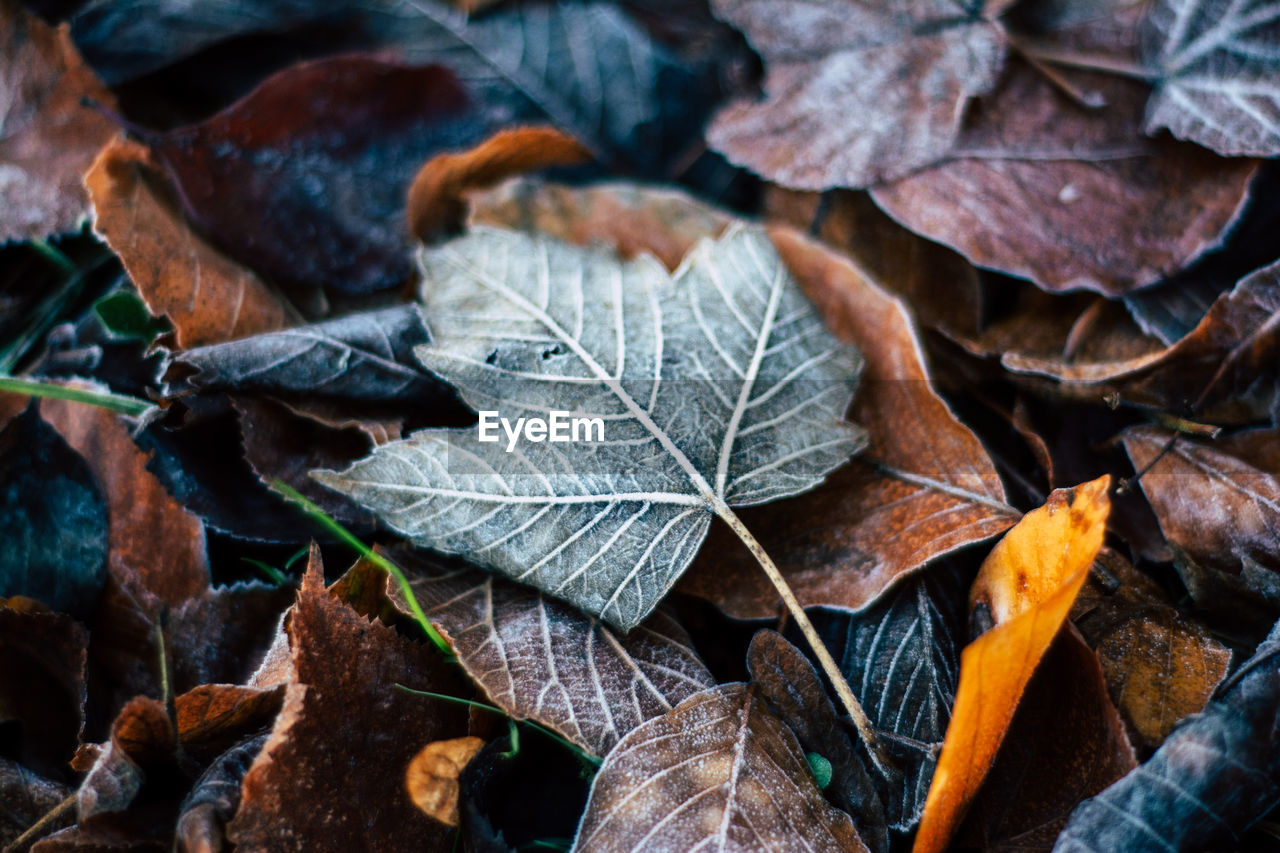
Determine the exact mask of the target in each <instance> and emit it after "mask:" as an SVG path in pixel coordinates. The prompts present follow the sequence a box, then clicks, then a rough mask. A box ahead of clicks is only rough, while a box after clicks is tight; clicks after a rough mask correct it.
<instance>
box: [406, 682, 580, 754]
mask: <svg viewBox="0 0 1280 853" xmlns="http://www.w3.org/2000/svg"><path fill="white" fill-rule="evenodd" d="M396 689H397V690H401V691H403V692H405V693H411V694H413V695H414V696H426V697H427V698H429V699H439V700H440V701H442V702H452V703H454V704H455V705H466V706H467V707H469V708H478V709H479V710H481V711H488V712H490V713H492V714H501V715H502V716H504V717H506V718H507V719H508V720H510V721H511V722H512V723H522V724H524V725H526V726H528V727H529V728H531V729H536V730H537V731H539V732H541V733H542V734H544V735H546V736H547V737H549V738H551V739H552V740H554V741H556V742H558V743H560V744H562V745H563V746H564V747H565V748H566V749H568V750H569V751H571V752H572V753H573V754H574V755H576V756H578V759H579V760H580V761H582V762H584V763H586V764H589V765H591V767H592V768H596V767H599V766H600V763H601V760H600V758H599V757H597V756H595V755H592V754H591V753H589V752H587V751H586V750H585V749H583V748H582V747H580V746H578V745H577V744H576V743H574V742H573V741H571V740H569V739H568V738H566V737H564V736H563V735H561V734H559V733H557V732H555V731H552V730H551V729H549V728H547V727H546V726H544V725H542V724H541V723H539V722H537V721H535V720H517V719H515V718H514V717H512V716H511V715H510V714H508V713H507V712H506V711H504V710H502V709H501V708H499V707H497V706H496V705H488V704H486V703H484V702H477V701H475V700H474V699H460V698H459V697H457V696H450V695H448V694H447V693H432V692H431V691H430V690H415V689H413V688H412V687H406V686H405V685H403V684H397V685H396ZM515 743H516V744H517V745H518V743H519V741H515Z"/></svg>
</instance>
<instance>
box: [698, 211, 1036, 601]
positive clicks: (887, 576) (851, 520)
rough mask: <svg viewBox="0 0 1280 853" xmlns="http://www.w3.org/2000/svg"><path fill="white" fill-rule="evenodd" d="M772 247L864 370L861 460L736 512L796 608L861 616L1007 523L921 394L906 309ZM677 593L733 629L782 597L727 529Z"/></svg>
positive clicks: (805, 250)
mask: <svg viewBox="0 0 1280 853" xmlns="http://www.w3.org/2000/svg"><path fill="white" fill-rule="evenodd" d="M770 236H771V237H772V239H773V242H774V244H775V245H776V246H777V248H778V251H779V253H780V254H781V256H782V258H783V260H784V261H785V262H786V264H787V267H788V268H789V269H790V271H791V273H792V275H794V276H795V277H796V279H797V281H798V282H799V283H800V286H801V288H802V289H803V290H804V291H805V293H806V295H808V296H809V298H810V299H812V300H813V301H814V304H815V306H816V307H817V310H818V313H819V314H820V315H821V316H822V318H823V320H824V322H825V323H826V325H827V327H828V328H829V329H830V330H831V331H832V333H833V334H835V336H836V337H837V338H838V339H839V340H842V341H845V342H847V343H850V344H856V345H857V346H858V348H859V350H860V351H861V352H862V353H863V356H864V357H865V358H866V365H867V366H866V371H865V373H864V376H863V383H862V387H861V389H860V391H859V393H858V396H857V398H856V399H855V401H854V403H853V406H852V407H851V408H850V410H849V419H850V420H852V421H854V422H855V423H858V424H861V425H864V426H865V427H866V428H867V432H868V437H869V444H868V447H867V449H866V451H864V452H863V454H862V455H861V456H859V457H858V458H856V459H855V460H854V461H853V462H852V463H851V464H850V465H849V466H847V467H845V468H844V469H841V470H840V471H837V472H836V473H834V474H833V475H831V477H830V478H829V479H828V480H827V482H825V483H824V484H823V485H821V486H819V487H818V488H816V489H814V490H813V491H811V492H809V493H807V494H804V495H800V496H798V497H795V498H792V499H790V500H788V501H785V502H783V503H779V504H777V505H772V506H769V507H768V508H760V509H750V508H748V509H745V510H743V512H742V518H743V519H744V521H745V523H746V524H747V526H748V527H749V528H751V529H752V530H758V531H759V534H758V536H759V539H760V542H761V543H762V544H763V545H764V547H765V550H766V551H768V553H769V555H770V556H771V557H772V558H773V559H774V561H775V562H777V564H778V566H779V568H780V569H781V570H782V572H783V574H784V576H785V577H786V578H787V581H788V583H789V584H790V585H791V586H792V588H793V589H794V590H795V592H796V596H797V597H798V598H799V599H800V601H801V602H802V603H804V604H805V605H824V606H830V607H845V608H849V609H851V610H858V609H861V608H862V607H865V606H866V605H867V604H869V603H870V602H872V601H874V600H875V599H876V597H877V596H879V595H880V593H881V592H883V591H884V589H885V588H886V587H887V586H889V584H891V583H893V582H894V581H895V580H897V579H898V578H900V577H901V576H902V575H903V574H905V573H907V572H910V571H913V570H916V569H918V568H920V567H921V566H923V565H925V564H926V563H928V562H929V561H931V560H934V559H936V558H937V557H940V556H942V555H944V554H947V553H949V552H951V551H954V550H956V549H957V548H962V547H964V546H965V545H969V544H972V543H973V542H977V541H980V540H982V539H986V538H988V537H991V536H994V535H996V534H998V533H1000V532H1002V531H1003V530H1005V529H1006V528H1007V527H1009V525H1011V524H1012V523H1013V522H1014V520H1015V519H1016V512H1015V511H1014V510H1013V509H1012V508H1011V507H1008V506H1007V505H1006V504H1005V492H1004V487H1003V485H1002V484H1001V482H1000V477H999V476H998V475H997V474H996V471H995V467H994V466H993V465H992V464H991V460H990V458H989V457H988V456H987V453H986V451H985V450H984V449H983V447H982V444H981V443H980V442H979V441H978V439H977V437H976V436H974V434H973V433H972V432H970V431H969V429H968V428H967V427H966V426H964V424H962V423H961V422H960V421H959V420H958V419H957V418H956V416H955V414H954V413H953V412H952V411H951V409H950V408H949V407H948V406H947V404H946V403H945V402H943V401H942V399H941V398H940V397H938V395H937V394H936V393H935V392H934V390H933V389H932V387H931V386H930V376H929V372H928V370H927V368H926V366H925V361H924V352H923V346H922V344H921V341H920V339H919V337H918V334H917V332H916V330H915V328H914V324H913V322H912V320H911V317H910V314H909V313H908V310H907V307H906V305H904V304H903V303H902V302H901V301H900V300H898V299H895V298H893V297H892V296H890V295H889V294H887V293H886V292H885V291H884V290H882V289H881V288H880V287H878V286H877V284H876V283H875V282H874V281H872V280H870V279H869V278H868V277H867V276H866V275H865V274H863V273H862V272H861V271H860V270H859V269H857V268H856V267H854V266H853V265H851V264H850V263H849V262H848V261H846V260H845V259H843V258H841V257H840V256H838V255H836V254H834V253H833V252H830V251H828V250H826V249H824V248H822V247H821V246H819V245H817V244H816V243H814V242H812V241H809V240H806V239H804V238H802V237H800V236H799V235H798V234H796V233H795V232H793V231H789V230H783V229H774V230H772V231H771V232H770ZM710 542H711V544H710V545H709V547H707V548H705V549H704V551H703V553H702V555H700V556H699V558H698V559H697V560H696V561H695V563H694V566H693V569H692V571H691V572H690V574H689V576H688V579H687V580H686V581H684V582H683V583H682V585H681V589H682V590H683V591H686V592H692V593H694V594H696V595H699V596H702V597H705V598H708V599H709V600H711V601H714V602H715V603H716V604H717V605H718V606H719V607H720V608H721V609H722V610H724V611H725V612H726V613H728V614H730V615H732V616H735V617H738V618H767V617H770V616H774V615H776V614H777V607H778V595H777V592H776V591H775V590H774V589H773V587H772V586H771V585H770V584H769V583H768V581H767V580H766V579H765V578H764V577H762V576H761V574H760V572H759V570H758V569H757V568H756V567H755V565H754V558H752V557H751V555H750V553H749V552H748V551H747V550H746V549H745V548H744V547H743V546H742V545H741V544H740V543H738V542H737V541H735V538H734V537H733V536H732V535H731V534H730V533H729V532H728V531H727V530H724V529H723V528H719V527H717V528H715V529H713V530H712V533H711V536H710Z"/></svg>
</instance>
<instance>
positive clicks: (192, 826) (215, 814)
mask: <svg viewBox="0 0 1280 853" xmlns="http://www.w3.org/2000/svg"><path fill="white" fill-rule="evenodd" d="M266 741H267V735H265V734H261V735H254V736H252V737H249V738H246V739H244V740H242V741H240V742H239V743H237V744H236V745H235V746H233V747H231V748H230V749H228V750H227V751H226V752H224V753H223V754H222V755H220V756H218V758H217V759H216V760H215V761H214V762H213V763H212V764H210V765H209V767H208V769H206V770H205V771H204V773H202V774H201V775H200V778H199V779H197V780H196V783H195V785H194V786H193V787H192V789H191V793H189V794H187V796H186V799H184V800H183V801H182V807H181V809H180V814H179V817H178V829H177V839H176V842H175V847H176V849H177V850H178V851H179V853H216V851H219V850H222V849H223V848H224V846H225V845H226V826H227V823H228V822H229V821H230V820H231V818H232V817H233V816H234V815H235V812H236V809H237V808H238V807H239V805H240V784H241V783H242V782H243V781H244V775H245V773H246V772H248V770H249V766H250V765H251V764H253V760H254V759H255V758H256V757H257V756H258V753H259V752H261V751H262V746H263V744H265V743H266Z"/></svg>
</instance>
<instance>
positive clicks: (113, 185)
mask: <svg viewBox="0 0 1280 853" xmlns="http://www.w3.org/2000/svg"><path fill="white" fill-rule="evenodd" d="M85 185H86V186H87V187H88V188H89V194H90V196H91V197H92V198H93V207H94V228H95V230H96V231H97V232H98V234H99V235H101V236H102V238H103V239H104V240H106V242H107V244H108V245H109V246H111V248H112V250H114V251H115V252H116V254H118V255H119V256H120V258H121V260H122V261H123V262H124V266H125V269H126V270H127V271H128V273H129V277H130V279H131V280H132V281H133V283H134V284H135V285H136V286H137V288H138V292H139V294H140V295H141V296H142V298H143V299H144V300H145V301H146V303H147V307H148V308H150V309H151V311H152V312H153V313H154V314H157V315H161V314H162V315H164V316H166V317H168V318H169V320H170V322H172V323H173V326H174V336H175V339H176V341H177V344H178V346H179V347H183V348H185V347H196V346H202V345H206V344H216V343H221V342H223V341H229V340H234V339H236V338H243V337H246V336H248V335H254V334H258V333H260V332H269V331H274V330H275V329H280V328H284V327H286V326H289V325H292V324H293V323H294V322H295V321H296V320H297V317H298V315H297V312H296V311H295V310H294V308H293V307H292V306H291V305H290V304H289V303H288V302H287V301H285V300H284V299H283V298H282V297H281V296H279V295H278V294H276V293H275V292H274V291H273V290H272V289H271V288H270V287H269V286H268V285H267V284H266V283H265V282H263V281H262V279H260V278H258V276H257V275H256V274H254V273H253V272H252V271H250V270H248V269H246V268H245V267H243V266H241V265H239V264H238V263H236V262H235V261H233V260H231V259H230V258H228V257H226V256H225V255H223V254H222V253H221V252H219V251H218V250H217V249H215V248H213V247H212V246H210V245H209V244H208V243H207V242H206V241H205V240H204V238H202V237H201V236H199V235H198V234H196V233H195V232H194V231H193V230H192V228H191V225H190V223H188V222H187V221H186V219H184V218H183V216H182V214H181V213H180V212H179V211H178V210H177V203H178V202H177V199H176V198H174V197H172V194H171V193H170V192H169V191H168V190H167V188H166V187H165V185H164V183H163V178H162V176H161V175H160V174H159V173H158V171H157V170H156V169H154V168H152V159H151V155H150V152H148V151H147V149H146V148H144V147H143V146H141V145H139V144H138V143H136V142H129V141H127V140H124V139H116V140H114V141H112V142H111V143H109V144H108V145H107V146H106V147H105V148H104V149H102V151H101V153H99V154H98V158H97V160H95V161H94V163H93V167H92V168H91V169H89V171H88V174H87V175H85Z"/></svg>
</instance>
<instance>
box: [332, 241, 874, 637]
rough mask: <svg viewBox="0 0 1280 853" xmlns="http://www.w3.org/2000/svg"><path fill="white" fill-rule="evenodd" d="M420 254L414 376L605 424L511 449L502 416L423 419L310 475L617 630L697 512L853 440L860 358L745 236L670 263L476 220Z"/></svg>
mask: <svg viewBox="0 0 1280 853" xmlns="http://www.w3.org/2000/svg"><path fill="white" fill-rule="evenodd" d="M420 261H421V265H422V270H423V281H424V284H423V302H424V303H425V314H426V316H427V319H428V326H429V327H430V331H431V336H432V340H433V342H434V343H433V344H431V345H429V346H425V347H420V348H418V350H417V351H416V352H417V354H418V357H419V358H420V359H421V360H422V362H423V364H425V365H426V367H427V368H428V369H430V370H431V371H433V372H435V373H437V374H439V375H440V376H442V377H444V378H445V379H446V380H448V381H449V382H452V383H453V384H454V385H455V386H456V387H457V388H458V390H459V392H460V393H461V394H462V396H463V399H465V400H466V402H467V404H468V405H470V406H471V407H473V408H475V409H477V410H478V411H497V412H499V413H500V415H501V417H503V418H506V419H508V420H509V421H510V422H511V423H512V424H514V423H516V419H517V418H520V417H529V418H531V417H538V418H544V419H545V418H548V417H549V413H550V412H551V411H553V410H554V411H565V412H570V413H572V415H573V416H574V417H592V418H600V419H602V421H603V424H604V440H603V441H591V442H586V441H579V442H571V443H551V442H548V441H540V442H533V441H526V440H523V439H521V440H518V441H517V442H516V443H515V444H514V446H511V449H510V450H508V447H509V446H510V445H509V442H508V440H507V437H506V436H505V434H502V431H501V430H499V433H500V436H499V437H500V440H499V441H497V442H481V441H480V440H479V435H478V430H477V429H476V428H474V427H469V428H465V429H453V430H436V429H433V430H424V431H422V432H419V433H417V434H415V435H413V436H411V437H410V438H409V439H407V440H405V441H401V442H396V443H392V444H387V445H383V446H381V447H379V448H378V449H377V450H375V451H374V453H373V454H372V455H371V456H369V457H368V458H366V459H364V460H361V461H360V462H357V463H356V464H355V465H353V466H352V467H351V468H349V469H348V470H347V471H345V472H342V473H336V472H316V475H315V476H317V478H318V479H320V481H321V482H323V483H325V484H327V485H329V486H331V487H333V488H335V489H339V490H341V491H343V492H345V493H347V494H349V495H350V496H351V497H353V498H354V499H355V500H357V501H359V502H361V503H362V504H364V505H365V506H367V507H369V508H370V509H372V510H374V511H375V512H377V513H378V514H379V515H380V516H381V517H382V518H383V519H384V520H385V521H386V522H387V523H388V524H389V525H391V526H392V527H393V528H395V529H396V530H398V531H400V532H402V533H404V534H405V535H407V536H410V537H411V538H413V539H414V540H415V541H417V542H419V543H420V544H423V545H427V546H430V547H432V548H434V549H436V550H439V551H444V552H447V553H454V554H461V555H465V556H466V557H468V558H469V559H471V560H473V561H475V562H478V563H481V564H484V565H487V566H489V567H491V568H494V569H497V570H499V571H502V572H504V573H505V574H508V575H510V576H511V577H513V578H515V579H517V580H521V581H524V582H526V583H530V584H532V585H534V586H537V587H539V588H540V589H543V590H545V591H547V592H549V593H552V594H554V595H557V596H559V597H561V598H564V599H567V600H568V601H570V602H572V603H574V604H575V605H577V606H579V607H581V608H582V609H583V610H586V611H588V612H590V613H594V614H597V615H600V616H602V617H603V618H605V619H606V620H608V621H609V622H611V623H613V624H614V625H617V626H619V627H621V628H623V629H624V630H626V629H630V628H632V627H633V626H635V625H637V624H638V623H639V622H640V621H641V620H643V619H644V617H645V616H646V615H648V613H649V612H650V611H651V610H653V608H654V607H655V606H656V605H657V603H658V601H659V600H661V598H662V597H663V595H665V593H666V592H667V590H668V589H670V587H671V586H672V584H674V583H675V581H676V579H677V578H678V577H679V576H680V574H681V572H682V571H683V570H684V569H685V567H686V566H687V565H688V564H689V562H690V560H692V558H693V555H694V553H695V552H696V551H697V548H698V545H699V544H700V543H701V542H702V539H703V537H704V536H705V534H706V531H707V527H708V525H709V524H710V520H711V515H712V513H719V514H721V515H722V516H731V515H732V513H731V512H730V510H729V507H730V506H736V505H743V504H754V503H763V502H765V501H769V500H773V499H775V498H780V497H785V496H788V495H793V494H796V493H798V492H802V491H804V490H806V489H809V488H812V487H813V486H816V485H817V484H818V483H819V482H821V480H822V478H823V477H824V476H825V475H826V474H827V473H829V472H830V471H832V470H833V469H835V468H836V467H838V466H839V465H841V464H842V463H844V462H845V461H846V460H847V459H848V458H849V457H850V456H851V455H852V454H853V453H855V452H856V451H857V450H858V449H860V447H861V446H862V444H863V442H864V441H865V438H864V435H863V432H862V430H860V429H859V428H857V427H854V426H852V425H850V424H848V423H845V422H844V421H843V420H842V419H841V416H842V414H843V413H844V412H845V410H846V409H847V408H848V406H849V403H850V400H851V399H852V397H853V393H854V390H855V388H856V386H857V378H858V375H859V372H860V370H861V365H862V361H861V357H860V356H859V354H858V352H857V350H856V349H855V348H854V347H852V346H850V345H847V344H842V343H840V342H839V341H837V340H836V339H835V338H833V337H832V336H831V335H830V334H829V333H828V332H827V330H826V329H825V328H824V327H823V326H822V322H821V320H820V318H819V316H818V314H817V312H816V311H815V310H814V308H813V306H812V305H810V303H809V302H808V301H807V300H806V299H805V297H804V296H803V295H802V294H801V292H800V290H799V288H798V287H797V286H796V284H795V282H794V280H793V279H792V277H791V275H790V273H788V271H787V269H786V267H785V266H784V265H783V263H782V261H781V259H780V258H779V257H778V254H777V252H776V251H775V250H774V248H773V246H772V244H771V243H770V242H769V240H768V238H767V237H766V236H765V235H764V234H763V233H762V232H761V231H759V230H756V229H751V228H745V227H739V228H735V229H731V230H730V231H729V232H728V233H726V234H725V235H724V236H723V237H721V238H720V239H719V240H716V241H704V242H702V243H700V244H699V245H698V246H697V247H696V248H695V249H694V250H693V251H692V252H691V253H690V254H689V256H688V257H687V258H686V260H685V263H684V264H683V265H682V266H681V267H680V268H679V269H678V270H676V272H675V273H674V274H672V273H668V272H667V270H666V269H665V268H664V267H663V266H662V265H661V264H660V263H659V262H658V261H656V260H655V259H654V258H652V257H650V256H647V255H643V256H640V257H638V258H636V259H635V260H632V261H628V262H622V261H620V260H619V259H618V258H617V256H616V255H615V254H614V253H612V252H611V251H607V250H602V249H584V248H581V247H576V246H571V245H568V244H565V243H562V242H559V241H557V240H553V239H549V238H545V237H539V236H530V235H524V234H520V233H516V232H510V231H501V230H496V229H488V228H477V229H475V230H474V231H473V232H472V233H471V234H469V235H468V236H466V237H463V238H461V239H459V240H455V241H453V242H451V243H448V244H446V245H444V246H442V247H440V248H436V249H425V250H423V253H422V255H421V257H420ZM597 434H598V433H597Z"/></svg>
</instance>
